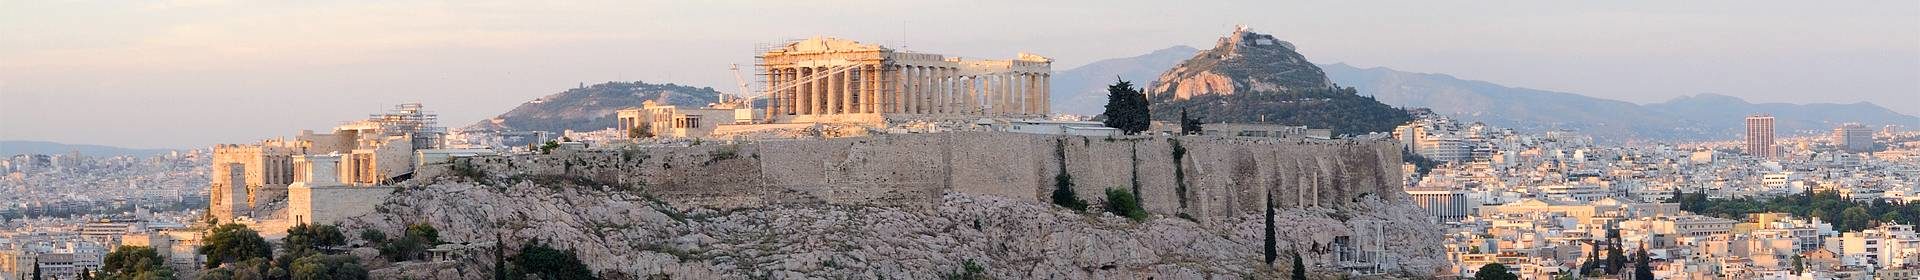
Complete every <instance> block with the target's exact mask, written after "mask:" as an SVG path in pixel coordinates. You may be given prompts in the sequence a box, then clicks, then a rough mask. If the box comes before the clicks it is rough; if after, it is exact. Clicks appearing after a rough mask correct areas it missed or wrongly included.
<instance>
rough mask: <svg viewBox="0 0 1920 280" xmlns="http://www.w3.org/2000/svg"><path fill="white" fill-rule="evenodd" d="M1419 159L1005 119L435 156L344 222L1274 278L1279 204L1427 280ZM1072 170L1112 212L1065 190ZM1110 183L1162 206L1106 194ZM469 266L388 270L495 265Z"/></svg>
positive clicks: (1346, 249)
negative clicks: (1115, 133)
mask: <svg viewBox="0 0 1920 280" xmlns="http://www.w3.org/2000/svg"><path fill="white" fill-rule="evenodd" d="M1399 159H1400V155H1399V148H1398V147H1397V146H1396V145H1395V144H1393V143H1392V142H1390V141H1362V140H1344V139H1343V140H1308V139H1277V138H1241V137H1186V136H1183V137H1116V138H1104V137H1080V136H1054V135H1033V134H1013V133H991V132H957V133H936V134H904V135H899V134H888V135H877V136H873V137H853V138H835V139H820V140H791V141H764V142H750V143H732V144H706V145H693V146H684V147H649V148H613V149H588V150H557V151H554V152H553V154H548V155H513V156H491V157H475V158H468V159H462V160H455V161H451V162H447V163H437V164H430V165H428V166H425V167H422V168H420V169H419V170H420V171H419V172H420V173H418V174H417V176H416V177H415V178H416V179H414V180H413V181H409V182H404V183H401V184H400V185H399V186H398V189H399V191H397V192H396V193H395V194H393V195H392V196H391V197H389V198H388V199H387V200H386V202H385V203H384V204H382V205H380V206H378V208H377V210H376V211H374V212H375V213H373V214H369V215H366V216H361V217H358V218H354V219H350V220H348V222H346V223H344V224H343V225H344V226H345V227H346V228H347V229H348V230H349V231H358V230H360V229H378V230H381V231H386V232H397V231H399V230H401V229H402V228H404V226H405V225H407V224H412V223H428V224H432V225H434V226H436V227H439V228H440V233H441V236H442V237H443V239H445V240H447V241H450V242H490V241H492V240H493V236H494V235H495V234H500V235H503V236H505V237H506V240H505V242H506V246H507V247H506V248H518V246H519V244H522V243H523V242H529V241H531V240H544V243H545V244H550V245H552V246H553V247H557V248H564V249H570V250H574V251H575V252H577V253H578V254H579V256H580V258H581V259H582V260H583V261H585V262H586V264H587V265H588V266H589V267H591V268H592V269H593V270H595V271H596V272H598V273H601V274H603V275H605V276H609V277H611V278H616V279H618V278H644V277H650V276H654V275H663V276H672V277H673V278H678V279H711V278H720V279H738V278H760V277H767V278H774V279H800V278H828V279H835V278H853V279H876V278H882V277H884V278H889V279H902V278H905V279H925V278H938V277H940V276H941V275H943V274H947V273H956V272H959V271H963V269H964V268H965V267H967V266H966V264H967V263H969V262H972V263H973V264H975V266H976V267H979V268H982V269H983V270H984V273H986V274H988V275H989V276H992V277H995V278H1000V279H1144V278H1149V277H1151V278H1154V279H1241V278H1246V277H1252V278H1258V279H1264V278H1277V277H1280V276H1284V275H1286V274H1284V272H1281V273H1282V274H1275V273H1276V272H1273V271H1271V270H1270V269H1268V268H1266V266H1265V265H1264V264H1263V263H1262V261H1263V255H1262V251H1263V249H1262V248H1261V246H1263V244H1264V242H1263V240H1264V239H1265V238H1266V233H1265V232H1264V229H1265V228H1266V227H1265V226H1266V225H1265V220H1266V219H1264V217H1262V215H1263V214H1264V213H1267V207H1266V206H1267V205H1273V206H1274V208H1275V212H1276V218H1275V219H1274V220H1275V221H1276V222H1275V223H1276V227H1277V228H1278V229H1277V230H1276V232H1275V234H1274V236H1275V238H1276V239H1277V240H1279V244H1277V245H1276V246H1277V247H1278V249H1279V251H1281V252H1299V253H1300V254H1301V255H1302V256H1303V257H1304V258H1306V260H1307V262H1308V263H1310V264H1312V265H1311V266H1312V267H1314V269H1313V270H1315V271H1316V272H1317V273H1322V274H1324V275H1329V276H1331V275H1334V274H1340V273H1356V272H1381V273H1387V275H1400V276H1409V277H1424V276H1428V275H1431V273H1433V272H1434V271H1436V269H1438V268H1440V267H1442V266H1443V265H1444V264H1445V260H1444V252H1443V250H1442V249H1441V248H1440V247H1439V246H1438V245H1437V244H1433V243H1430V242H1428V241H1431V240H1437V239H1439V238H1441V237H1442V236H1441V234H1442V232H1441V231H1440V229H1439V228H1438V227H1437V226H1436V225H1433V224H1430V223H1427V222H1426V221H1425V219H1424V215H1423V213H1424V212H1423V211H1420V210H1419V208H1417V207H1416V206H1414V205H1413V204H1412V203H1411V201H1410V200H1409V199H1408V196H1407V195H1406V193H1405V192H1404V191H1402V190H1401V189H1400V188H1401V187H1400V186H1401V182H1400V179H1399V178H1400V174H1399V168H1398V167H1399ZM1062 177H1065V179H1066V181H1068V182H1071V183H1072V184H1071V187H1072V188H1073V189H1074V190H1075V192H1077V193H1078V194H1079V196H1080V198H1081V199H1084V200H1087V201H1089V202H1091V203H1093V204H1094V205H1095V206H1096V207H1094V209H1095V210H1092V211H1094V212H1095V213H1092V214H1089V213H1084V212H1076V211H1072V210H1067V209H1065V208H1061V207H1057V206H1053V205H1052V204H1050V203H1048V201H1049V198H1048V197H1049V194H1050V193H1051V192H1052V191H1053V190H1054V189H1055V188H1056V187H1059V185H1056V182H1057V181H1058V179H1060V178H1062ZM1107 189H1119V190H1125V191H1130V192H1133V193H1136V194H1138V197H1140V199H1141V201H1140V202H1141V205H1142V206H1143V208H1145V209H1146V210H1147V212H1149V213H1152V216H1153V218H1150V219H1147V220H1145V221H1139V222H1136V221H1131V220H1127V219H1124V218H1119V217H1115V216H1112V215H1109V214H1103V213H1098V211H1099V210H1098V209H1099V207H1098V206H1100V205H1104V204H1105V203H1106V201H1105V196H1103V195H1102V194H1103V193H1104V192H1105V191H1106V190H1107ZM1287 255H1289V254H1285V253H1283V254H1282V256H1281V261H1278V262H1277V263H1279V264H1287V263H1290V260H1289V259H1287V257H1286V256H1287ZM482 257H485V258H490V257H491V256H482ZM450 263H458V264H455V265H421V264H412V263H400V264H396V265H394V266H391V267H389V268H383V269H381V270H379V271H376V272H375V273H376V274H377V275H391V276H409V275H411V276H423V275H447V274H457V275H462V277H484V276H485V274H484V273H474V271H476V270H487V269H491V268H488V267H487V266H490V265H491V263H490V262H487V261H453V262H450ZM1281 267H1283V270H1284V267H1286V266H1281ZM449 270H452V271H456V272H455V273H448V272H446V271H449ZM462 271H464V273H460V272H462ZM467 275H478V276H467Z"/></svg>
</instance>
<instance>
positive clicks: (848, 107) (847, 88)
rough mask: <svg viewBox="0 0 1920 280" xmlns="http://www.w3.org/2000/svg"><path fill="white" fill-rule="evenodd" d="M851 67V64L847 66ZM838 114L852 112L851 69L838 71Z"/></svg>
mask: <svg viewBox="0 0 1920 280" xmlns="http://www.w3.org/2000/svg"><path fill="white" fill-rule="evenodd" d="M847 67H853V66H847ZM839 96H840V110H838V111H834V112H837V113H840V114H852V113H854V111H853V110H854V109H853V71H852V70H848V71H846V72H840V95H839Z"/></svg>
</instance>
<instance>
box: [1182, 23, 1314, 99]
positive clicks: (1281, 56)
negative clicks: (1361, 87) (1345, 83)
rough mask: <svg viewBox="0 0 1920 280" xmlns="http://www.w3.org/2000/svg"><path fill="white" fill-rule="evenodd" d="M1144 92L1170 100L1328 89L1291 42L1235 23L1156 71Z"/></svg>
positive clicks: (1310, 64) (1311, 65) (1310, 63)
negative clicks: (1215, 38)
mask: <svg viewBox="0 0 1920 280" xmlns="http://www.w3.org/2000/svg"><path fill="white" fill-rule="evenodd" d="M1151 86H1152V88H1150V89H1149V90H1148V94H1152V95H1167V96H1168V97H1169V98H1172V99H1174V100H1180V99H1187V98H1192V97H1194V96H1199V95H1208V94H1223V95H1230V94H1235V93H1243V92H1249V91H1253V92H1284V91H1293V90H1308V89H1332V88H1333V87H1334V85H1333V81H1332V80H1328V79H1327V74H1326V73H1323V72H1321V71H1320V66H1317V65H1313V63H1312V62H1307V57H1306V56H1302V55H1300V53H1299V52H1296V51H1295V48H1294V46H1293V43H1289V42H1287V41H1281V40H1280V39H1275V38H1274V37H1273V35H1267V34H1260V33H1253V32H1252V31H1248V30H1247V29H1246V28H1240V29H1237V30H1234V31H1233V34H1228V35H1227V36H1226V37H1221V38H1220V42H1219V43H1218V44H1215V45H1214V46H1213V49H1210V50H1206V51H1202V52H1200V53H1198V54H1195V55H1194V56H1193V58H1190V59H1187V61H1186V62H1182V63H1180V65H1178V66H1174V68H1173V69H1169V70H1167V72H1166V73H1164V74H1160V78H1159V79H1158V80H1156V81H1155V82H1154V83H1153V84H1152V85H1151Z"/></svg>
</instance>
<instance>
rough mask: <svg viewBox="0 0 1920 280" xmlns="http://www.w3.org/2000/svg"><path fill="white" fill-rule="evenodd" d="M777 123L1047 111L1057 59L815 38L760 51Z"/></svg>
mask: <svg viewBox="0 0 1920 280" xmlns="http://www.w3.org/2000/svg"><path fill="white" fill-rule="evenodd" d="M756 58H757V60H758V61H759V63H758V64H757V67H758V71H759V74H760V75H764V77H763V78H765V80H766V81H767V83H766V85H767V86H766V88H765V90H766V91H765V92H764V94H765V96H766V98H767V109H766V111H765V114H766V116H767V117H766V120H768V121H769V122H773V123H807V122H856V123H882V122H885V121H887V120H888V119H889V118H896V117H913V118H978V117H1040V116H1045V115H1046V114H1047V106H1048V104H1047V94H1048V91H1047V86H1048V79H1049V75H1051V74H1052V64H1053V63H1052V61H1053V60H1052V59H1049V58H1046V57H1042V56H1038V55H1033V54H1027V53H1020V54H1019V56H1018V57H1016V58H1014V59H1008V60H983V59H965V58H958V57H947V56H943V55H939V54H927V53H913V52H906V51H899V50H894V49H891V48H887V47H883V46H880V45H872V44H862V43H860V42H856V41H853V40H845V39H838V38H830V37H815V38H812V39H807V40H801V41H796V42H791V43H787V44H785V46H784V47H778V48H774V49H771V50H768V51H766V52H764V53H761V54H760V55H759V56H758V57H756Z"/></svg>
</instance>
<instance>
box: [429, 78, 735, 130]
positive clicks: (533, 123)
mask: <svg viewBox="0 0 1920 280" xmlns="http://www.w3.org/2000/svg"><path fill="white" fill-rule="evenodd" d="M648 100H653V101H656V102H661V103H665V104H671V105H679V106H706V105H707V104H709V103H713V102H717V101H719V100H720V92H719V91H715V90H714V89H713V88H711V87H699V88H696V87H690V86H683V85H676V84H673V83H666V84H649V83H646V82H608V83H602V84H596V85H590V86H585V87H580V88H574V89H569V90H566V91H562V92H560V93H555V94H551V95H547V96H543V97H540V98H539V99H535V100H533V101H527V102H526V103H521V104H520V105H519V106H515V107H514V108H513V109H512V110H509V111H507V112H506V113H505V114H500V115H499V116H496V117H493V118H491V119H486V120H481V121H479V122H476V123H474V124H472V125H468V126H467V127H464V128H462V129H465V130H468V131H486V130H491V131H547V132H554V133H559V132H561V131H565V130H569V129H571V130H574V131H591V130H601V129H607V128H612V127H614V121H615V120H614V116H613V114H614V111H619V110H620V109H622V108H627V107H640V106H641V104H643V103H645V102H646V101H648Z"/></svg>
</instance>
